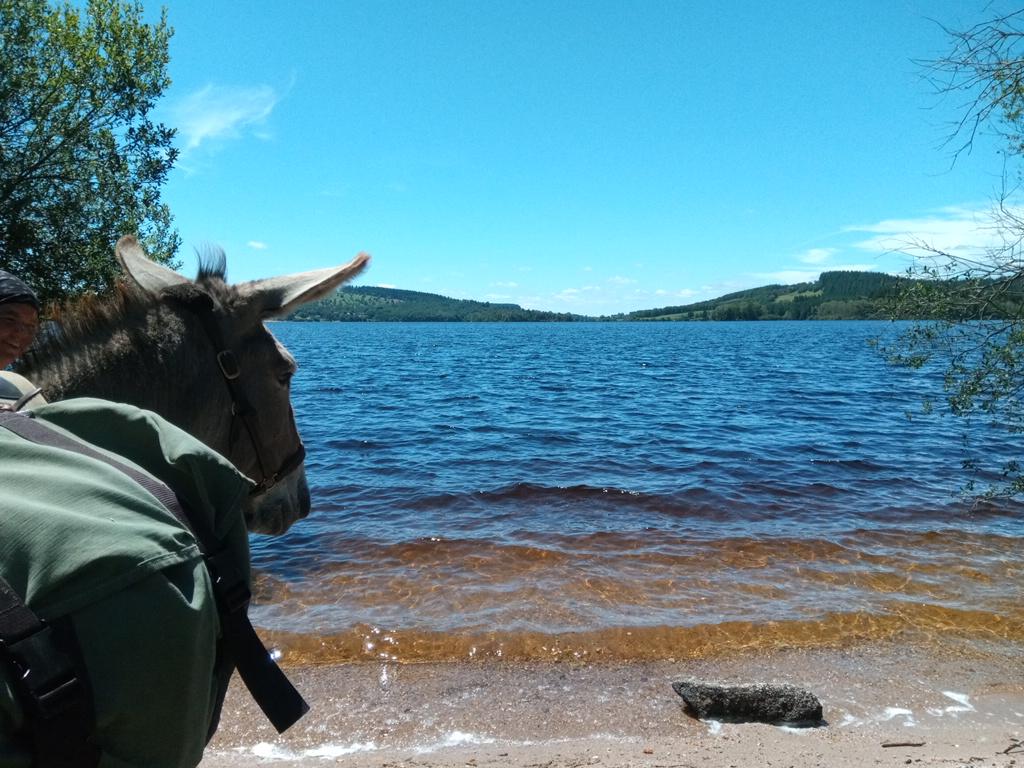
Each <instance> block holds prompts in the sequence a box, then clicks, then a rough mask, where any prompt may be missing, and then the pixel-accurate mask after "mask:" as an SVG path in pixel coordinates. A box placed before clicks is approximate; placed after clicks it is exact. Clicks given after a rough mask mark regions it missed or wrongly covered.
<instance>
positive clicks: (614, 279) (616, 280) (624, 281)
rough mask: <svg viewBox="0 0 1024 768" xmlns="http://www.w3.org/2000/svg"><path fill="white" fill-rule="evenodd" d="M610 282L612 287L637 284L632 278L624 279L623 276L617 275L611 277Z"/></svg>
mask: <svg viewBox="0 0 1024 768" xmlns="http://www.w3.org/2000/svg"><path fill="white" fill-rule="evenodd" d="M608 282H609V283H611V284H612V285H631V284H633V283H635V282H636V280H633V279H632V278H630V277H623V276H622V275H615V277H609V278H608Z"/></svg>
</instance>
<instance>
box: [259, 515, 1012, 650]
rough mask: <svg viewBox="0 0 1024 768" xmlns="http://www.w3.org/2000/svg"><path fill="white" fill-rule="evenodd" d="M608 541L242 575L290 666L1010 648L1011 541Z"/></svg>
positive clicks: (450, 547)
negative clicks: (287, 577)
mask: <svg viewBox="0 0 1024 768" xmlns="http://www.w3.org/2000/svg"><path fill="white" fill-rule="evenodd" d="M549 538H550V537H549ZM626 538H628V537H624V536H623V535H620V534H606V535H601V536H592V537H590V539H589V540H588V541H587V542H583V543H581V542H579V541H576V542H574V544H573V548H572V549H571V551H562V552H560V551H557V550H553V549H550V548H549V549H543V550H541V549H524V548H522V547H507V546H499V545H493V546H489V547H488V546H481V545H480V543H479V542H474V543H463V542H446V541H434V542H417V543H416V544H415V545H412V544H402V545H398V546H395V547H383V546H379V547H376V548H375V549H374V550H373V551H372V552H363V553H360V555H359V556H358V557H357V556H352V557H349V558H337V557H335V558H324V561H323V565H322V566H321V567H319V568H317V569H314V570H311V571H310V572H308V573H306V574H305V575H304V577H303V578H302V579H295V580H293V581H292V582H284V581H282V580H280V579H277V578H275V577H273V576H272V575H270V574H268V573H266V572H257V574H256V590H255V591H256V599H257V608H256V612H255V616H256V622H257V624H259V625H260V626H261V627H262V628H263V629H264V633H265V635H266V636H267V637H268V638H269V639H270V641H271V643H272V644H273V645H274V646H275V647H277V648H278V649H279V650H280V652H281V653H282V654H283V655H284V658H285V660H286V661H287V662H290V663H302V664H310V663H312V664H322V663H328V664H330V663H341V662H349V661H368V660H374V659H385V660H391V661H404V662H419V661H460V660H470V659H494V660H502V659H504V660H518V661H531V660H536V661H543V660H571V659H597V660H616V661H630V660H658V659H668V658H677V659H683V658H705V657H713V656H716V655H721V654H723V653H734V652H743V651H752V650H753V651H771V650H775V649H784V648H817V647H822V648H843V647H849V646H851V645H853V644H857V643H864V642H873V641H880V640H890V639H896V638H901V637H903V636H911V637H912V638H913V642H914V644H915V645H917V646H919V647H924V648H927V647H930V646H934V645H936V644H939V643H941V642H944V641H945V639H946V638H947V637H948V636H950V635H954V636H956V637H958V638H961V639H962V640H965V641H968V642H972V641H973V642H977V643H986V642H989V641H992V640H998V641H1010V642H1021V643H1024V601H1022V600H1021V599H1020V598H1021V596H1022V585H1024V560H1022V559H1021V558H1020V544H1021V541H1022V539H1021V538H1020V537H1018V536H1003V535H994V534H981V533H969V532H964V531H955V530H948V531H930V532H917V533H915V532H906V531H900V532H896V531H863V530H862V531H856V532H849V533H847V534H844V535H839V536H837V537H836V538H835V539H830V540H824V539H812V538H804V539H795V538H786V537H766V538H764V539H759V540H756V539H752V538H735V537H734V538H729V539H719V540H712V541H703V542H702V541H692V540H690V541H684V540H682V539H681V538H679V537H669V536H667V535H665V534H658V533H656V532H651V533H649V534H648V535H646V536H645V537H643V541H642V542H641V541H639V540H637V541H635V542H633V543H632V545H631V544H630V542H628V541H625V539H626ZM547 546H548V547H552V546H554V543H553V542H552V541H550V540H549V541H548V542H547Z"/></svg>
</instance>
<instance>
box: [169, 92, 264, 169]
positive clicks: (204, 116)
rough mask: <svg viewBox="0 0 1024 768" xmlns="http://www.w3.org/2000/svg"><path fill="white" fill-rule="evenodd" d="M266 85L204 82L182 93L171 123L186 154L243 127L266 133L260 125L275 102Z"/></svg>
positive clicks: (233, 135)
mask: <svg viewBox="0 0 1024 768" xmlns="http://www.w3.org/2000/svg"><path fill="white" fill-rule="evenodd" d="M278 98H279V97H278V94H277V92H276V91H275V90H274V89H273V88H271V87H270V86H269V85H259V86H253V87H229V86H223V85H207V86H205V87H204V88H201V89H199V90H198V91H195V92H194V93H192V94H190V95H188V96H187V97H185V99H184V100H183V101H181V102H180V103H179V104H178V105H177V107H176V108H175V109H174V113H173V114H174V123H175V125H176V126H177V128H178V131H179V133H180V134H181V136H182V137H183V139H184V142H185V143H184V146H183V147H182V152H183V153H185V154H187V153H189V152H192V151H193V150H195V149H197V148H199V146H201V145H202V144H203V143H205V142H209V141H211V140H215V139H222V140H223V139H237V138H240V137H242V136H244V135H245V132H246V130H249V131H250V133H251V134H252V135H254V136H256V137H258V138H263V139H266V138H268V137H269V135H270V134H269V133H267V131H266V130H265V129H264V128H263V124H264V123H265V122H266V120H267V118H268V117H269V116H270V113H271V112H273V110H274V107H275V106H276V105H277V102H278Z"/></svg>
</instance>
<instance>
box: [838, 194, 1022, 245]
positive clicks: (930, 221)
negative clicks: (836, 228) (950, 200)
mask: <svg viewBox="0 0 1024 768" xmlns="http://www.w3.org/2000/svg"><path fill="white" fill-rule="evenodd" d="M1006 209H1007V211H1008V212H1009V213H1010V214H1012V215H1014V216H1021V215H1024V207H1019V206H1006ZM844 231H845V232H852V233H865V234H868V235H870V237H867V238H866V239H864V240H860V241H858V242H856V243H854V247H856V248H859V249H861V250H863V251H871V252H874V253H893V252H899V253H906V254H909V255H922V254H924V253H925V252H926V251H927V250H937V251H943V252H945V253H950V254H954V255H957V256H968V255H977V254H980V253H983V252H984V251H986V250H988V249H990V248H997V247H999V246H1000V245H1002V244H1003V242H1004V237H1005V233H1004V232H1003V231H1002V230H1001V228H1000V227H999V226H998V225H997V224H996V221H995V219H994V218H993V212H992V209H991V207H989V206H984V207H982V206H974V207H972V206H951V207H948V208H943V209H941V210H939V211H937V212H935V213H932V214H929V215H926V216H920V217H916V218H905V219H884V220H882V221H878V222H875V223H872V224H857V225H851V226H848V227H844Z"/></svg>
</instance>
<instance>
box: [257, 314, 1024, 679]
mask: <svg viewBox="0 0 1024 768" xmlns="http://www.w3.org/2000/svg"><path fill="white" fill-rule="evenodd" d="M892 330H893V329H892V326H891V325H889V324H885V323H878V324H876V323H855V322H845V323H844V322H836V323H818V322H803V323H699V324H696V323H695V324H682V323H679V324H676V323H673V324H634V323H621V324H522V325H519V324H334V323H325V324H298V323H275V324H274V325H273V331H274V333H275V334H276V335H277V336H278V337H279V338H280V339H281V340H282V341H283V342H284V343H285V344H286V345H287V346H288V347H289V348H290V350H291V351H292V353H293V354H294V355H295V356H296V358H297V359H298V360H299V364H300V369H299V373H298V374H297V376H296V378H295V382H294V384H293V403H294V405H295V410H296V414H297V418H298V420H299V424H300V428H301V430H302V433H303V437H304V439H305V441H306V445H307V450H308V459H307V472H308V476H309V480H310V486H311V490H312V493H313V509H314V514H313V515H312V516H311V517H310V518H309V519H308V520H306V521H303V522H302V523H300V524H298V525H296V526H295V527H294V528H293V530H292V531H291V532H289V534H288V535H286V536H284V537H280V538H276V539H270V538H262V537H257V538H254V539H253V562H254V567H255V569H256V584H257V590H256V591H257V606H256V607H255V608H254V611H253V615H254V618H255V620H256V622H257V624H258V625H260V626H262V627H263V628H264V629H266V630H270V631H271V632H272V636H273V637H274V639H275V641H276V642H277V644H278V645H280V647H281V648H282V649H283V650H284V652H285V654H286V655H287V656H290V657H291V659H293V660H311V661H338V660H351V659H379V658H382V657H383V658H388V659H391V658H394V659H397V660H407V661H412V660H447V659H464V658H492V657H501V658H515V659H538V658H608V659H613V658H614V659H658V658H670V657H702V656H709V655H713V654H716V653H721V652H723V651H728V650H736V649H744V648H767V649H771V648H776V647H788V646H809V647H814V646H834V645H844V644H849V643H854V642H859V641H867V640H875V639H884V638H889V637H896V636H901V637H902V636H907V635H913V636H914V637H915V638H916V639H917V640H919V641H921V642H925V643H927V642H928V639H929V638H940V637H942V636H943V635H948V634H950V633H954V634H960V635H963V636H964V637H966V638H969V639H973V641H974V642H976V644H977V645H978V646H979V647H981V646H982V645H983V644H984V643H985V642H988V641H990V640H1011V641H1013V640H1024V611H1022V609H1021V607H1020V603H1021V601H1020V597H1021V584H1022V583H1024V582H1022V577H1024V567H1022V566H1021V563H1020V556H1019V553H1020V551H1021V544H1022V537H1024V524H1022V516H1021V511H1022V509H1021V507H1020V505H1003V506H986V507H977V508H972V507H971V506H970V505H969V504H967V503H966V502H963V501H960V500H958V499H957V498H956V496H955V494H956V491H957V489H958V488H959V486H960V484H961V483H962V482H963V480H964V479H965V475H964V474H963V472H962V470H961V463H962V461H963V460H964V459H965V458H969V457H970V456H971V455H976V454H978V453H979V452H984V453H985V454H995V455H1006V456H1009V455H1012V453H1013V452H1014V451H1016V450H1017V448H1018V446H1017V445H1016V444H1015V443H1014V442H1013V441H1011V440H1010V439H1009V438H1008V437H1006V436H1003V435H999V434H995V433H993V432H992V430H989V429H985V428H981V427H977V428H974V429H973V431H972V432H970V434H969V435H968V436H969V437H970V441H969V443H968V444H967V446H966V447H965V444H964V440H963V438H964V437H965V434H964V430H965V429H966V427H965V426H964V424H963V423H962V422H960V421H958V420H955V419H942V418H939V417H937V416H925V415H923V414H922V413H921V408H920V403H921V398H922V397H923V396H925V395H928V394H932V395H935V394H939V392H940V390H939V383H938V380H937V377H936V376H934V375H931V374H928V373H927V372H925V373H921V372H917V373H915V372H909V371H903V370H897V369H893V368H891V367H889V366H887V365H886V364H885V362H884V361H883V360H882V359H881V357H880V356H879V354H878V353H877V352H876V351H875V350H874V349H872V348H871V347H870V346H869V345H868V343H867V342H868V340H869V339H870V338H873V337H875V336H878V335H880V334H882V335H884V334H887V333H891V332H892ZM907 413H911V414H913V416H914V418H912V419H908V417H907Z"/></svg>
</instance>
